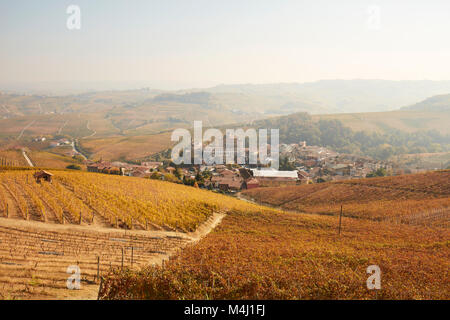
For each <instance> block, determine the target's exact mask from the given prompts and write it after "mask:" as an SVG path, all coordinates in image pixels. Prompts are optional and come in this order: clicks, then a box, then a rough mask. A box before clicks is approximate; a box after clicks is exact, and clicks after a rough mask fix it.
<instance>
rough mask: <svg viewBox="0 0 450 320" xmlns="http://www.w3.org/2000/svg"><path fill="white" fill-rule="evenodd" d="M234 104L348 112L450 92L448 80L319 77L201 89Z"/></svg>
mask: <svg viewBox="0 0 450 320" xmlns="http://www.w3.org/2000/svg"><path fill="white" fill-rule="evenodd" d="M203 91H207V92H210V93H213V94H215V95H216V97H217V98H218V99H219V100H221V101H223V102H226V103H228V104H233V105H234V106H235V107H236V108H238V109H239V108H245V107H248V108H251V107H252V106H253V105H254V104H257V103H259V104H260V106H259V107H260V109H263V110H265V113H266V114H269V113H270V114H277V113H278V114H288V113H294V112H301V111H303V112H308V113H310V114H319V113H343V112H345V113H347V112H377V111H388V110H395V109H399V108H401V107H403V106H405V105H410V104H413V103H416V102H417V101H420V100H423V99H426V98H428V97H430V96H434V95H438V94H448V93H450V81H388V80H360V79H356V80H321V81H316V82H308V83H276V84H259V85H255V84H242V85H220V86H216V87H213V88H209V89H203Z"/></svg>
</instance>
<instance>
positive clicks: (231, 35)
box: [0, 0, 450, 89]
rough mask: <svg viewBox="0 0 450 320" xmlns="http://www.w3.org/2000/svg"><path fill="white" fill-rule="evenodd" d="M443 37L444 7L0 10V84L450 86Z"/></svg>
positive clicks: (448, 17) (233, 4)
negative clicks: (362, 82)
mask: <svg viewBox="0 0 450 320" xmlns="http://www.w3.org/2000/svg"><path fill="white" fill-rule="evenodd" d="M71 4H74V5H78V6H79V7H80V9H81V29H80V30H69V29H67V27H66V21H67V18H68V17H69V15H68V14H67V13H66V9H67V7H68V6H69V5H71ZM377 13H379V15H377ZM449 38H450V1H448V0H440V1H438V0H428V1H425V0H405V1H400V0H398V1H395V0H389V1H365V0H355V1H350V0H348V1H346V0H342V1H336V0H330V1H317V0H315V1H300V0H296V1H283V0H276V1H275V0H273V1H263V0H255V1H247V0H239V1H234V0H221V1H215V0H204V1H203V0H192V1H191V0H184V1H175V0H159V1H151V0H131V1H125V0H123V1H119V0H116V1H114V0H71V1H65V0H39V1H29V0H0V82H1V83H5V82H6V83H7V82H41V81H47V82H56V81H119V82H128V81H132V82H145V83H147V84H148V85H149V86H152V87H158V88H167V89H173V88H181V87H205V86H213V85H216V84H220V83H227V84H229V83H268V82H305V81H314V80H319V79H354V78H364V79H374V78H376V79H391V80H408V79H411V80H413V79H414V80H419V79H430V80H449V79H450V41H449Z"/></svg>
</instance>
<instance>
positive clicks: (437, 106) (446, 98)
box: [402, 94, 450, 114]
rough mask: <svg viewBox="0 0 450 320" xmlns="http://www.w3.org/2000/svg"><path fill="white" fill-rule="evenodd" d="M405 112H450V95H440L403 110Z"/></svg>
mask: <svg viewBox="0 0 450 320" xmlns="http://www.w3.org/2000/svg"><path fill="white" fill-rule="evenodd" d="M402 109H404V110H414V111H431V112H444V113H447V114H448V113H449V112H450V94H446V95H438V96H434V97H431V98H428V99H425V100H424V101H421V102H419V103H416V104H413V105H412V106H408V107H404V108H402Z"/></svg>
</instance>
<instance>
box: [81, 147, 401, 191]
mask: <svg viewBox="0 0 450 320" xmlns="http://www.w3.org/2000/svg"><path fill="white" fill-rule="evenodd" d="M247 151H248V150H247ZM246 155H247V156H248V153H246ZM86 164H87V170H88V171H89V172H97V173H104V174H114V175H122V176H130V177H140V178H150V179H157V180H165V181H169V182H175V183H183V184H186V185H191V186H196V187H199V188H205V189H209V190H215V191H218V192H223V193H237V192H239V191H241V190H243V189H253V188H258V187H276V186H289V185H299V184H312V183H322V182H327V181H340V180H348V179H361V178H365V177H370V176H383V175H396V174H402V173H405V172H404V170H399V169H396V168H395V166H394V165H393V164H392V163H390V162H387V161H377V160H373V159H371V158H368V157H361V156H356V155H345V154H339V153H337V152H334V151H332V150H329V149H327V148H324V147H320V146H308V145H307V144H306V142H300V143H298V144H289V145H287V144H282V145H280V168H279V170H275V169H272V168H270V167H268V166H261V165H237V164H219V165H206V164H202V165H184V164H183V165H178V166H177V165H175V164H174V163H173V162H172V161H169V160H165V161H143V162H141V163H140V164H130V163H125V162H119V161H101V160H100V161H97V162H92V161H88V160H87V161H86Z"/></svg>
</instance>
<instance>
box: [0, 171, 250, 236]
mask: <svg viewBox="0 0 450 320" xmlns="http://www.w3.org/2000/svg"><path fill="white" fill-rule="evenodd" d="M34 172H35V171H34V170H6V171H3V170H1V169H0V191H1V192H0V216H2V217H6V216H8V217H9V218H15V219H21V220H31V221H40V222H48V223H55V224H63V223H69V224H81V225H85V226H89V225H97V226H101V227H107V228H126V229H130V228H132V229H138V230H143V229H146V228H148V229H157V230H163V229H168V230H178V231H194V230H195V229H196V228H197V227H198V226H199V225H200V224H201V223H202V222H204V221H206V219H208V217H210V216H211V215H212V214H213V213H214V212H218V211H228V210H230V209H232V208H234V207H244V208H249V207H252V206H251V205H249V204H246V203H243V202H242V201H239V200H236V199H233V198H229V197H226V196H223V195H219V194H216V193H212V192H208V191H204V190H200V189H196V188H192V187H186V186H184V185H178V184H173V183H169V182H163V181H156V180H150V179H142V178H131V177H121V176H113V175H104V174H95V173H87V172H70V171H59V170H51V173H53V174H54V177H53V183H51V184H50V183H46V182H43V183H41V184H37V183H36V182H35V180H34V178H33V173H34Z"/></svg>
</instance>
